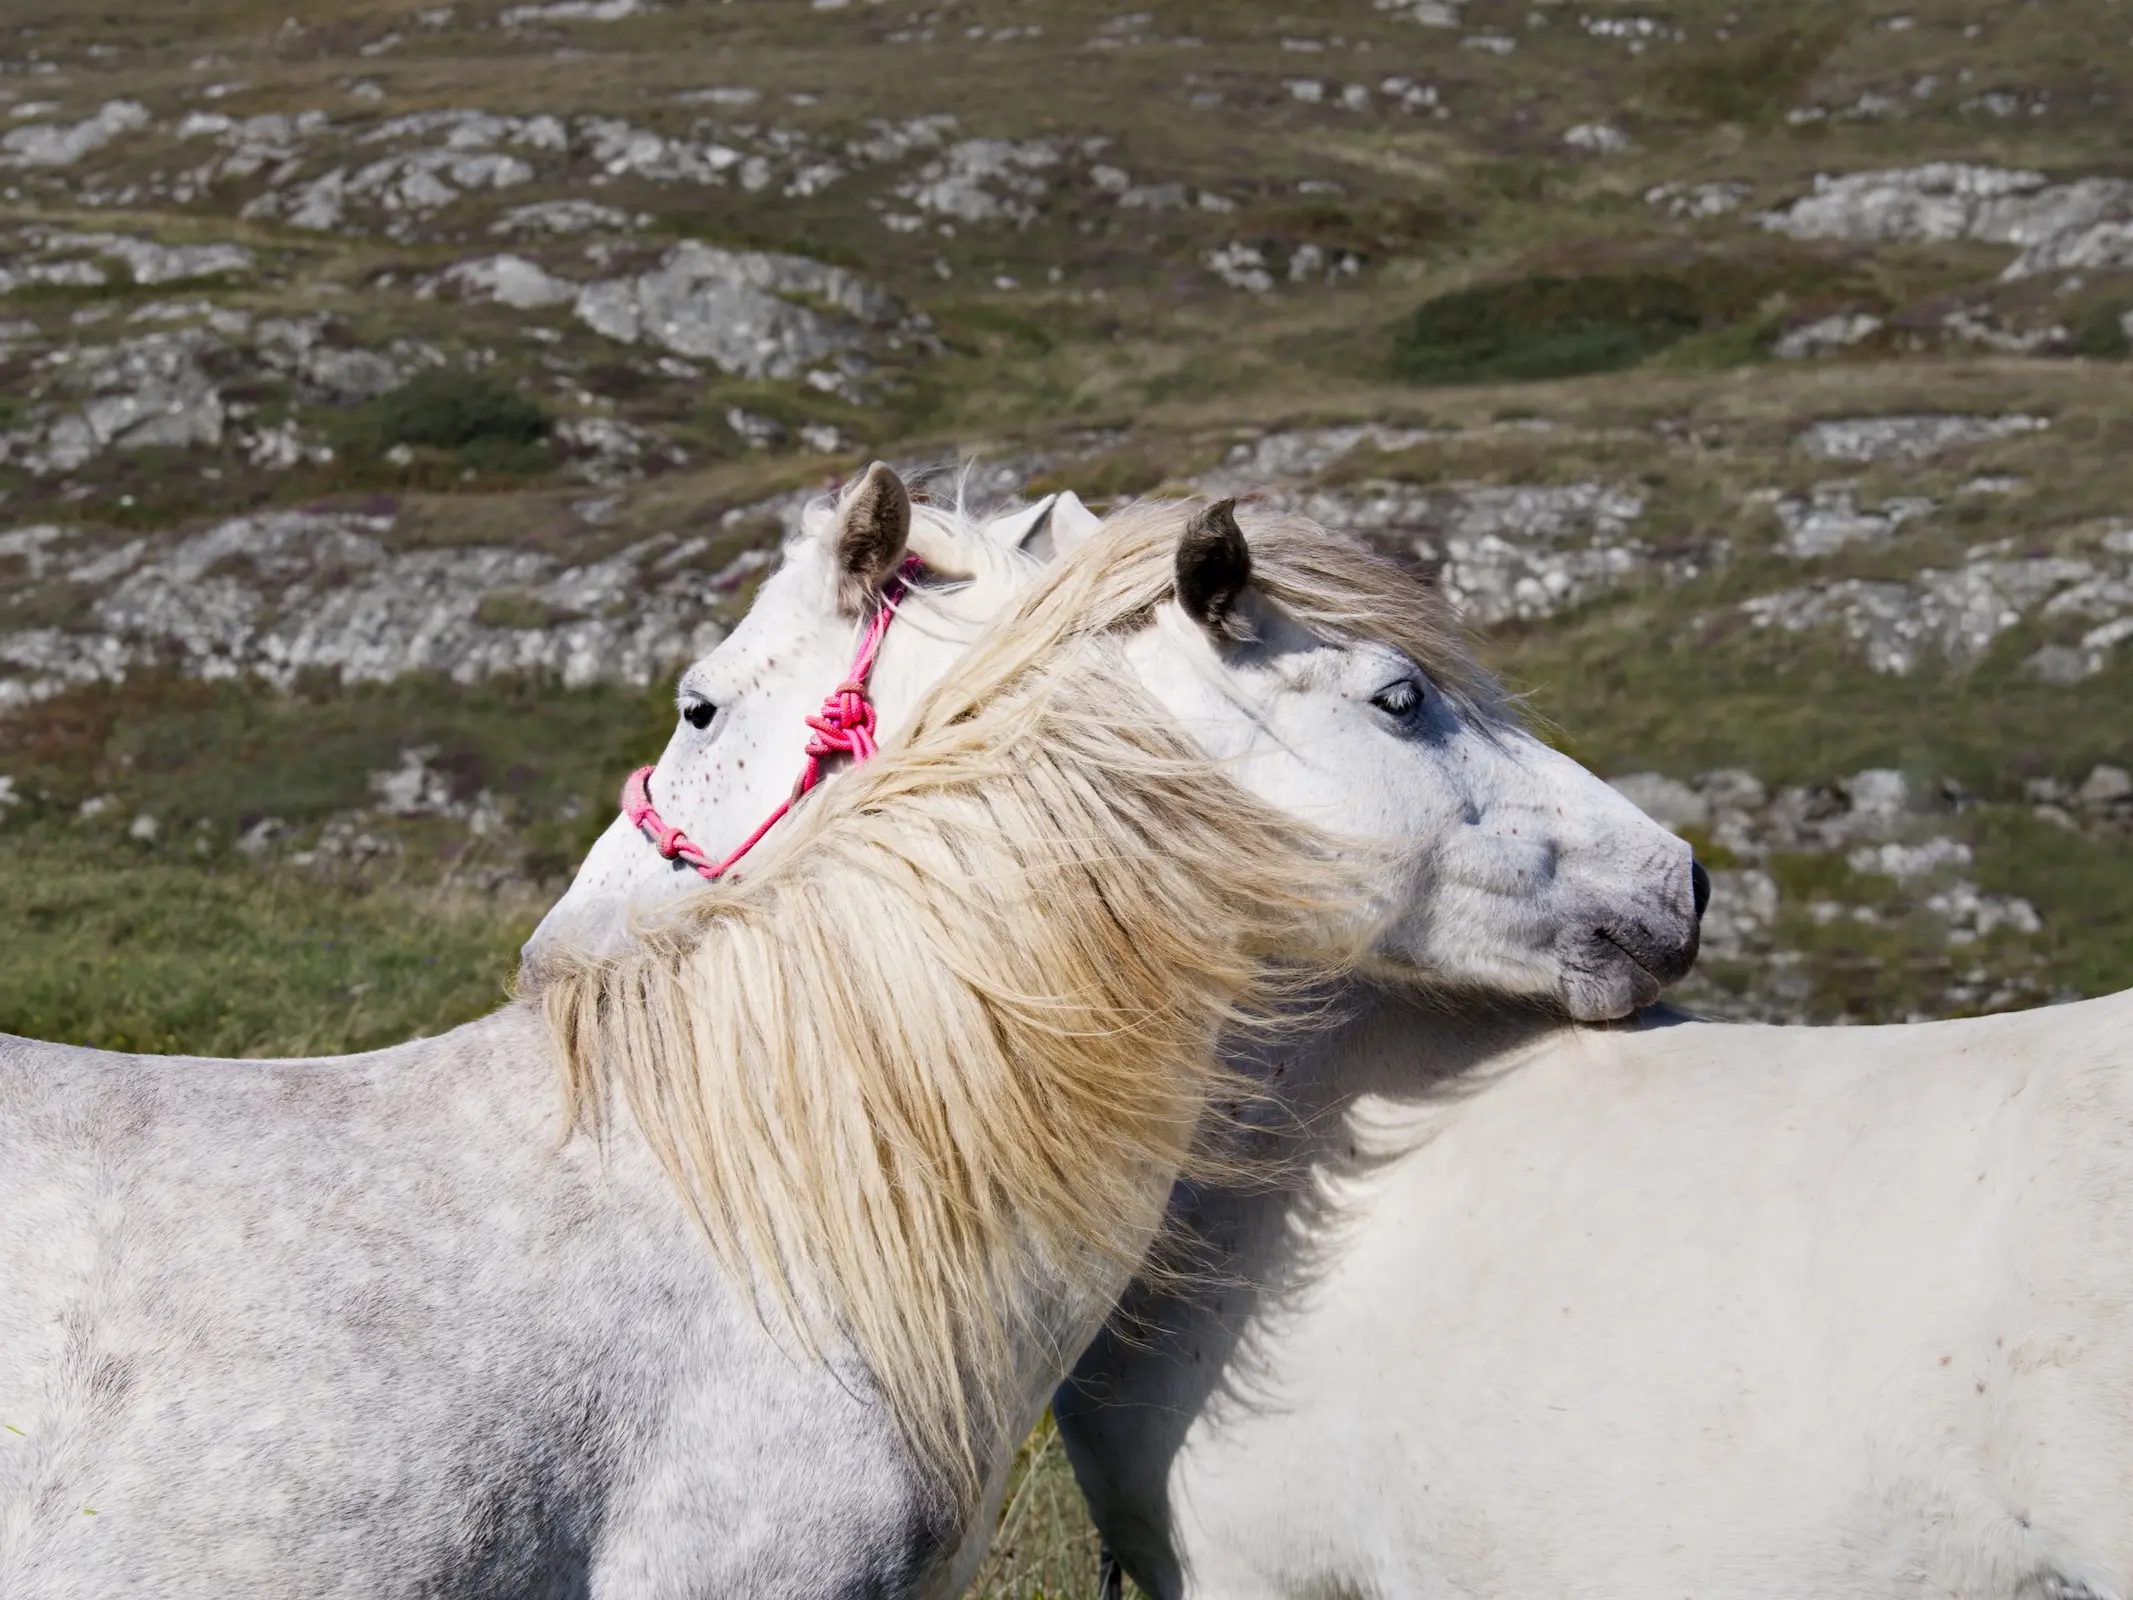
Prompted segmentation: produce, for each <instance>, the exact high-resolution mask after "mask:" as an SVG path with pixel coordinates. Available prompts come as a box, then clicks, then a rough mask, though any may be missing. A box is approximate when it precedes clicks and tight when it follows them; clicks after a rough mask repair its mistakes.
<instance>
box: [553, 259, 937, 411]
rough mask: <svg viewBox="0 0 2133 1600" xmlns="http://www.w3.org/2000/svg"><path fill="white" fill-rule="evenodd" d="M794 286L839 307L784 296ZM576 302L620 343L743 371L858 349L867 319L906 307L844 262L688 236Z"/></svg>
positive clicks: (801, 364)
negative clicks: (830, 310) (638, 271)
mask: <svg viewBox="0 0 2133 1600" xmlns="http://www.w3.org/2000/svg"><path fill="white" fill-rule="evenodd" d="M792 295H806V296H809V297H810V298H812V299H814V300H816V301H819V302H826V303H828V304H829V305H831V306H833V307H835V308H836V309H837V310H838V311H841V312H843V313H845V316H844V317H843V318H838V317H833V316H831V315H829V314H826V313H824V312H821V311H817V310H815V309H813V308H812V307H810V306H807V305H803V304H799V303H796V302H795V301H794V300H792V299H789V298H786V297H787V296H792ZM575 311H576V314H577V317H578V319H579V320H580V321H582V322H583V323H585V325H586V326H587V327H589V328H591V329H593V330H594V331H595V332H596V333H600V334H603V335H605V336H606V337H608V338H610V339H617V340H620V341H622V342H623V343H625V344H633V343H636V342H637V341H638V340H640V339H642V340H645V341H648V342H650V343H653V344H658V345H661V346H663V347H665V348H666V349H669V350H672V351H674V352H675V353H676V354H677V355H684V356H694V357H698V358H701V359H703V360H708V361H710V362H712V363H713V364H715V365H716V366H718V367H719V368H720V369H721V370H723V371H726V372H731V373H735V374H738V375H740V376H742V377H748V378H796V377H799V376H801V375H802V374H803V373H805V372H806V371H807V370H808V369H809V368H811V367H814V366H816V365H818V364H819V363H822V362H824V361H827V360H830V359H831V358H834V357H839V356H843V355H846V354H847V353H849V352H854V351H856V350H857V349H858V347H859V346H860V345H861V344H862V342H863V340H864V337H865V334H866V331H867V328H868V327H869V326H873V327H882V326H887V325H889V324H892V323H893V322H894V321H895V320H896V319H897V318H898V317H899V316H900V315H901V312H902V307H901V306H900V305H899V303H898V302H897V301H896V300H895V299H894V298H893V297H892V296H890V295H889V294H888V293H887V292H886V291H884V290H882V289H880V288H878V287H877V286H875V285H873V284H870V283H867V282H866V281H865V280H864V279H861V278H859V277H857V276H855V275H854V274H852V273H849V272H846V271H845V270H844V269H843V268H841V267H831V266H825V265H823V264H822V263H821V262H819V261H809V260H807V259H805V258H804V257H800V256H783V255H768V254H764V253H761V252H755V251H732V250H720V249H716V248H714V247H712V246H710V245H706V244H699V243H697V242H696V241H694V240H689V241H685V242H684V243H682V244H678V245H676V246H675V247H674V248H673V249H671V250H669V251H668V252H667V253H666V255H665V256H664V257H663V258H662V259H661V261H660V264H659V265H658V266H657V267H656V268H654V269H653V270H652V271H650V272H647V273H644V274H642V275H641V276H639V277H636V278H628V279H609V280H605V281H603V282H598V283H592V284H588V285H586V286H585V288H584V289H583V290H581V291H580V292H579V294H578V297H577V301H576V304H575Z"/></svg>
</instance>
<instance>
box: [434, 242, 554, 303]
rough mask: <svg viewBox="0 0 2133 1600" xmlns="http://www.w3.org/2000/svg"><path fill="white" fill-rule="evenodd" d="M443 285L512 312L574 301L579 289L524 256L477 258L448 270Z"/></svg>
mask: <svg viewBox="0 0 2133 1600" xmlns="http://www.w3.org/2000/svg"><path fill="white" fill-rule="evenodd" d="M443 281H444V282H446V283H448V284H450V285H452V286H453V287H454V288H456V289H458V290H459V291H460V292H461V293H463V294H468V295H473V296H477V297H479V298H481V299H485V300H494V301H495V302H497V304H499V305H505V306H509V307H510V308H511V309H512V310H514V311H539V310H542V309H544V308H546V307H548V306H559V305H565V304H568V303H569V302H571V301H573V300H575V299H576V298H577V296H578V293H579V286H578V285H577V284H575V283H572V282H570V281H569V280H568V279H565V278H558V277H554V276H552V275H550V274H549V273H548V272H547V271H545V270H544V269H543V268H541V267H540V266H538V265H537V264H535V263H534V262H531V261H528V260H527V259H526V258H525V257H524V256H515V255H495V256H481V257H478V258H476V259H475V260H472V261H462V262H460V263H458V264H457V265H456V266H452V267H448V268H446V269H445V272H444V280H443Z"/></svg>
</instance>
